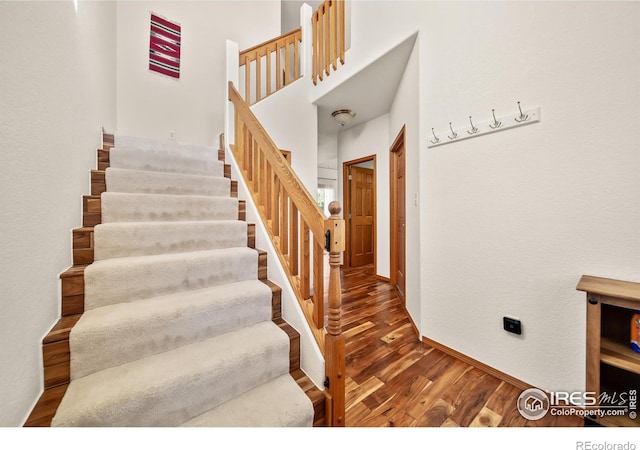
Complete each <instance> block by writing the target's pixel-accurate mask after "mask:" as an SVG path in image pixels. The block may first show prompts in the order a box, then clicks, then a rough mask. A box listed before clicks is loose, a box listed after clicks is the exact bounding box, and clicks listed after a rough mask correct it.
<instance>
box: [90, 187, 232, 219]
mask: <svg viewBox="0 0 640 450" xmlns="http://www.w3.org/2000/svg"><path fill="white" fill-rule="evenodd" d="M101 205H102V223H111V222H168V221H172V222H173V221H185V220H234V219H237V218H238V199H236V198H231V197H206V196H195V195H154V194H127V193H120V192H105V193H103V194H102V196H101Z"/></svg>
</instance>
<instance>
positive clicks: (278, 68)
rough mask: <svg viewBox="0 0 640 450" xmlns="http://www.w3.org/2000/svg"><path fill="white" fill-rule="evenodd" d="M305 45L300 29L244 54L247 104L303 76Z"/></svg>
mask: <svg viewBox="0 0 640 450" xmlns="http://www.w3.org/2000/svg"><path fill="white" fill-rule="evenodd" d="M301 42H302V28H297V29H295V30H293V31H291V32H289V33H286V34H283V35H282V36H278V37H277V38H274V39H271V40H269V41H266V42H263V43H262V44H259V45H256V46H254V47H251V48H248V49H246V50H243V51H242V52H240V59H239V64H240V67H243V66H244V79H245V101H247V102H248V103H249V104H250V105H252V104H254V103H257V102H259V101H260V100H262V99H263V98H266V97H268V96H269V95H271V94H273V93H274V92H277V91H278V90H280V89H282V88H283V87H284V86H287V85H289V84H291V83H293V82H294V81H296V80H297V79H298V78H300V77H301V70H300V50H299V47H300V43H301ZM263 86H264V91H263V89H262V88H263Z"/></svg>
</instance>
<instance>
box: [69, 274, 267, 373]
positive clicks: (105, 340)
mask: <svg viewBox="0 0 640 450" xmlns="http://www.w3.org/2000/svg"><path fill="white" fill-rule="evenodd" d="M271 295H272V294H271V288H270V287H269V286H267V285H266V284H264V283H262V282H261V281H258V280H247V281H240V282H237V283H228V284H224V285H221V286H215V287H212V288H206V289H198V290H195V291H187V292H179V293H176V294H171V295H166V296H162V297H154V298H150V299H145V300H138V301H134V302H130V303H118V304H115V305H110V306H104V307H102V308H96V309H92V310H90V311H87V312H85V313H84V314H83V315H82V317H81V318H80V320H79V321H78V323H77V324H76V325H75V326H74V327H73V329H72V331H71V334H70V349H71V356H72V357H71V379H76V378H79V377H83V376H86V375H89V374H91V373H94V372H97V371H99V370H103V369H107V368H109V367H113V366H118V365H121V364H124V363H127V362H130V361H134V360H136V359H141V358H144V357H147V356H150V355H153V354H156V353H161V352H165V351H168V350H172V349H174V348H177V347H180V346H182V345H188V344H191V343H194V342H198V341H202V340H205V339H208V338H211V337H213V336H216V335H219V334H224V333H227V332H229V331H234V330H236V329H239V328H242V327H245V326H249V325H253V324H255V323H258V322H261V321H265V320H270V319H271Z"/></svg>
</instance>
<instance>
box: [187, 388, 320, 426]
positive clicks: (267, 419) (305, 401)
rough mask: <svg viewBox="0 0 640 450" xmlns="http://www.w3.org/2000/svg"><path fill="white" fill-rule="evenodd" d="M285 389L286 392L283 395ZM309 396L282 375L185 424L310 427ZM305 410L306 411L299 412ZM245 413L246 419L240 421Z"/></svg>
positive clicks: (244, 417) (311, 412) (311, 411)
mask: <svg viewBox="0 0 640 450" xmlns="http://www.w3.org/2000/svg"><path fill="white" fill-rule="evenodd" d="M283 393H286V395H283ZM310 404H311V401H310V400H309V397H307V395H306V394H305V393H304V392H302V390H300V388H299V387H298V384H297V383H296V382H295V381H294V380H293V378H291V377H290V376H288V375H283V376H280V377H277V378H274V379H273V380H271V381H269V382H267V383H265V384H263V385H261V386H258V387H256V388H254V389H252V390H250V391H249V392H246V393H244V394H242V395H241V396H239V397H237V398H234V399H233V400H230V401H228V402H226V403H223V404H222V405H220V406H218V407H217V408H215V409H212V410H211V411H208V412H206V413H204V414H201V415H200V416H198V417H194V418H193V419H191V420H189V421H187V422H185V423H183V424H182V425H180V426H182V427H210V426H217V427H238V426H244V427H307V426H309V424H310V423H313V408H309V405H310ZM301 411H303V412H304V413H302V414H300V412H301ZM237 417H242V418H243V422H242V423H241V424H240V423H238V422H237V419H236V418H237Z"/></svg>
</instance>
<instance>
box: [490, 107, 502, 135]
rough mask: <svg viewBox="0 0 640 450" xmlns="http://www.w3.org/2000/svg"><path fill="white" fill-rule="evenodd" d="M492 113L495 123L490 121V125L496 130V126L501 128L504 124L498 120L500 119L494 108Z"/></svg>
mask: <svg viewBox="0 0 640 450" xmlns="http://www.w3.org/2000/svg"><path fill="white" fill-rule="evenodd" d="M491 114H493V123H490V124H489V126H490V127H491V128H493V129H494V130H495V129H496V128H500V127H501V126H502V122H498V120H497V119H496V110H495V109H492V110H491Z"/></svg>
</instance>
